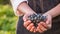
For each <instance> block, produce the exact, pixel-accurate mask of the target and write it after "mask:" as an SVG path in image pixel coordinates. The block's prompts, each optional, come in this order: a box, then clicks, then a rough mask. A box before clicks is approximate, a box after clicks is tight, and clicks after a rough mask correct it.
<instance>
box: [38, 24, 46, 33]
mask: <svg viewBox="0 0 60 34" xmlns="http://www.w3.org/2000/svg"><path fill="white" fill-rule="evenodd" d="M39 28H40V29H41V30H42V31H43V32H44V31H46V30H47V29H46V28H45V27H44V26H42V25H41V24H40V25H39Z"/></svg>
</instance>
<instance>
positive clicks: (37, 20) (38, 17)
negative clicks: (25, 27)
mask: <svg viewBox="0 0 60 34" xmlns="http://www.w3.org/2000/svg"><path fill="white" fill-rule="evenodd" d="M28 19H29V20H31V22H32V23H34V26H35V27H37V24H38V23H40V22H41V21H43V22H45V21H46V16H43V15H42V14H33V15H30V16H29V17H28Z"/></svg>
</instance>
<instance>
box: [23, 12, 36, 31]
mask: <svg viewBox="0 0 60 34" xmlns="http://www.w3.org/2000/svg"><path fill="white" fill-rule="evenodd" d="M32 14H34V13H33V12H29V13H26V14H25V15H24V16H23V20H24V24H23V25H24V27H25V28H26V29H27V30H29V31H30V32H36V29H35V26H34V24H33V23H31V21H30V20H28V16H30V15H32Z"/></svg>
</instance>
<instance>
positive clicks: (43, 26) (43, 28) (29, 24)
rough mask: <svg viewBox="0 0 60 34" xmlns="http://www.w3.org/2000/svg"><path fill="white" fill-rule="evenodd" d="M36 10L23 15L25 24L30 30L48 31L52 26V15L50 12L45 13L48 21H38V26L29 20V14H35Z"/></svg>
mask: <svg viewBox="0 0 60 34" xmlns="http://www.w3.org/2000/svg"><path fill="white" fill-rule="evenodd" d="M34 13H35V12H28V13H26V14H25V15H24V16H23V20H24V23H23V26H24V27H25V28H26V29H27V30H29V31H30V32H34V33H36V32H40V33H43V32H45V31H47V30H48V29H50V28H51V26H52V17H51V16H50V15H49V14H43V15H45V16H47V20H46V22H40V23H38V24H37V25H38V26H37V27H35V26H34V24H33V23H32V22H31V21H30V20H28V16H30V15H32V14H34Z"/></svg>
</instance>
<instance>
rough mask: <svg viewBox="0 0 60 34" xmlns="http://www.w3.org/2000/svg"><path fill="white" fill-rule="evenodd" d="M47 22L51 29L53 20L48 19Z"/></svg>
mask: <svg viewBox="0 0 60 34" xmlns="http://www.w3.org/2000/svg"><path fill="white" fill-rule="evenodd" d="M46 24H47V26H48V29H50V28H51V26H52V21H51V20H49V19H48V20H47V21H46Z"/></svg>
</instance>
